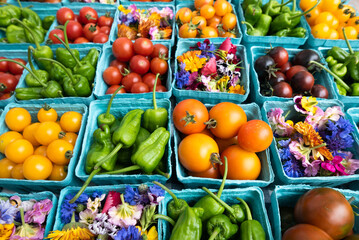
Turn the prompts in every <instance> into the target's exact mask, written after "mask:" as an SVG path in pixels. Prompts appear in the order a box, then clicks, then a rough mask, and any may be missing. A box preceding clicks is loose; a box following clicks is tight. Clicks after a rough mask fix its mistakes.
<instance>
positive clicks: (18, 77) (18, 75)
mask: <svg viewBox="0 0 359 240" xmlns="http://www.w3.org/2000/svg"><path fill="white" fill-rule="evenodd" d="M21 75H22V74H17V75H14V76H15V78H16V80H17V82H19V80H20V78H21Z"/></svg>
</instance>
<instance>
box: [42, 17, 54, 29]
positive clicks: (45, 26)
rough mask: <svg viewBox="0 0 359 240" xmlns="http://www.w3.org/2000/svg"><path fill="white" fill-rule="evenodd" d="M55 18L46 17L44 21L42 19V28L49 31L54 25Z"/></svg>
mask: <svg viewBox="0 0 359 240" xmlns="http://www.w3.org/2000/svg"><path fill="white" fill-rule="evenodd" d="M55 19H56V17H55V16H46V17H44V19H42V24H41V25H42V28H43V29H45V30H49V29H50V27H51V25H52V23H53V22H54V21H55Z"/></svg>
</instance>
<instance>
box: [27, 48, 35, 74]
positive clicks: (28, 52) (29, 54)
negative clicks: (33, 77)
mask: <svg viewBox="0 0 359 240" xmlns="http://www.w3.org/2000/svg"><path fill="white" fill-rule="evenodd" d="M31 50H35V49H34V48H33V47H32V46H29V47H28V48H27V61H28V62H29V65H30V68H31V70H32V71H33V72H35V68H34V64H33V63H32V61H31Z"/></svg>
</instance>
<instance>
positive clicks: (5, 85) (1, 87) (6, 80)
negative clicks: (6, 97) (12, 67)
mask: <svg viewBox="0 0 359 240" xmlns="http://www.w3.org/2000/svg"><path fill="white" fill-rule="evenodd" d="M17 83H18V80H17V79H16V78H15V77H14V75H12V74H9V73H4V74H1V75H0V92H2V93H10V92H12V91H14V90H15V88H16V85H17Z"/></svg>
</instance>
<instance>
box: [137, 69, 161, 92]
mask: <svg viewBox="0 0 359 240" xmlns="http://www.w3.org/2000/svg"><path fill="white" fill-rule="evenodd" d="M142 81H143V82H144V83H146V84H147V86H148V87H149V88H151V89H153V85H155V81H156V75H155V74H153V73H147V74H146V75H144V76H143V77H142ZM159 85H162V83H161V79H158V80H157V86H159Z"/></svg>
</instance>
